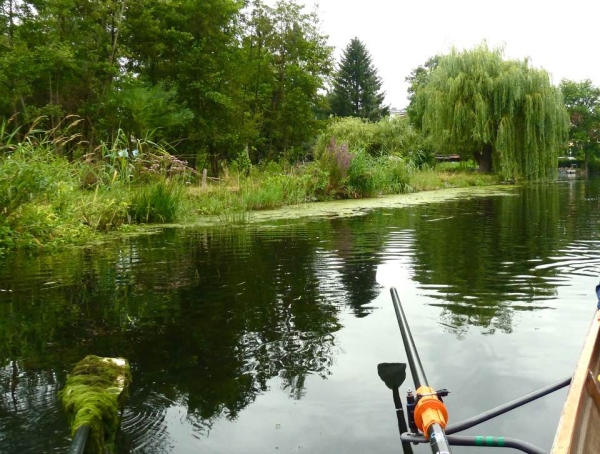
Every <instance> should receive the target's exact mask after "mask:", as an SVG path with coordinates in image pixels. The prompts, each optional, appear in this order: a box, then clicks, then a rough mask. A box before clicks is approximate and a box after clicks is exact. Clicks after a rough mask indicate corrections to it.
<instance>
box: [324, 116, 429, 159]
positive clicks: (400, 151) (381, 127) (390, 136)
mask: <svg viewBox="0 0 600 454" xmlns="http://www.w3.org/2000/svg"><path fill="white" fill-rule="evenodd" d="M332 141H335V142H337V143H339V144H340V145H346V146H347V147H348V149H349V150H350V151H351V152H354V151H355V150H357V149H363V150H365V151H366V152H367V153H368V154H370V155H371V156H384V155H396V156H406V155H408V154H410V153H413V152H414V151H416V150H421V149H422V148H423V139H422V137H421V135H420V134H419V133H417V132H416V131H415V130H414V128H413V127H412V126H411V124H410V122H409V120H408V118H406V117H395V118H384V119H382V120H380V121H378V122H376V123H371V122H369V121H366V120H361V119H359V118H352V117H347V118H337V119H334V120H332V121H331V123H330V124H329V125H328V127H327V128H326V129H325V131H323V133H322V134H321V135H320V136H319V137H318V139H317V143H316V145H315V152H314V154H315V156H316V157H318V158H319V157H321V156H322V154H323V153H325V152H326V150H327V148H328V147H329V146H330V144H331V142H332Z"/></svg>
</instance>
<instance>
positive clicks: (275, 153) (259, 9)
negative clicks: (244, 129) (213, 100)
mask: <svg viewBox="0 0 600 454" xmlns="http://www.w3.org/2000/svg"><path fill="white" fill-rule="evenodd" d="M243 49H244V59H243V61H242V62H243V63H242V64H243V65H245V73H246V75H247V79H246V80H245V83H244V84H245V85H244V86H245V90H244V92H245V99H246V105H247V106H248V108H247V109H246V111H247V112H249V113H250V118H249V119H248V120H249V121H250V122H251V123H252V124H253V125H254V127H255V128H256V132H257V136H255V139H254V141H253V144H252V145H253V147H254V148H255V149H256V152H257V154H256V156H255V158H256V159H262V158H267V159H276V158H279V157H282V156H286V157H288V158H292V159H293V158H297V157H299V156H298V155H299V154H302V153H305V152H308V146H307V144H308V143H309V141H310V140H312V139H313V138H314V137H315V135H316V132H317V130H318V128H319V127H320V121H319V120H318V118H317V112H318V111H319V110H320V109H322V105H323V103H324V96H323V95H322V90H323V88H324V87H325V79H326V77H327V76H328V75H329V74H330V71H331V66H332V61H331V54H332V49H331V47H330V46H328V45H327V37H326V36H325V35H323V34H322V33H321V32H320V27H319V19H318V16H317V14H316V12H312V13H306V12H304V11H303V7H302V6H300V5H298V4H296V3H292V2H286V1H279V2H277V4H276V5H275V6H274V7H269V6H266V5H264V4H263V3H262V2H260V1H255V2H253V4H252V9H251V12H250V14H249V18H248V26H247V28H246V30H245V36H244V40H243Z"/></svg>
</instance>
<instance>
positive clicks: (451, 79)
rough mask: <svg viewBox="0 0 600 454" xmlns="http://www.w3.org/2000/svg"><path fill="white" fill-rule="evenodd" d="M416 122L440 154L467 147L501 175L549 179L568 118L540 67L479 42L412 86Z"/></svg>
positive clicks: (481, 166) (465, 151) (484, 165)
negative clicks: (509, 57) (419, 121)
mask: <svg viewBox="0 0 600 454" xmlns="http://www.w3.org/2000/svg"><path fill="white" fill-rule="evenodd" d="M417 112H418V113H419V114H420V115H422V118H423V122H422V128H423V132H424V133H425V134H426V135H429V136H430V137H431V139H432V141H433V143H434V144H435V147H436V149H438V150H439V151H440V152H452V153H460V154H461V155H463V156H466V155H469V154H471V153H473V156H474V158H475V159H476V160H477V162H478V163H479V169H480V171H484V172H492V171H494V172H496V173H499V174H500V175H501V176H502V177H503V178H505V179H522V178H525V179H528V180H543V179H551V178H553V177H554V175H555V173H556V168H557V158H558V153H559V150H560V149H561V148H562V147H563V146H564V145H565V141H566V137H567V132H568V127H569V120H568V116H567V112H566V110H565V106H564V103H563V98H562V95H561V92H560V90H559V89H558V88H557V87H554V86H553V85H552V84H551V83H550V78H549V76H548V73H547V72H546V71H544V70H541V69H535V68H532V67H530V66H529V62H528V60H527V59H525V60H522V61H521V60H505V59H504V55H503V50H502V49H494V50H490V49H489V48H488V47H487V45H486V44H482V45H480V46H479V47H476V48H475V49H472V50H467V51H463V52H458V51H457V50H456V49H453V50H452V51H451V52H450V54H448V55H445V56H443V57H441V58H440V60H439V63H438V65H437V67H436V68H435V69H434V70H433V71H432V72H431V75H430V77H429V81H428V82H427V83H426V84H425V85H424V86H422V87H421V88H420V89H419V91H418V92H417Z"/></svg>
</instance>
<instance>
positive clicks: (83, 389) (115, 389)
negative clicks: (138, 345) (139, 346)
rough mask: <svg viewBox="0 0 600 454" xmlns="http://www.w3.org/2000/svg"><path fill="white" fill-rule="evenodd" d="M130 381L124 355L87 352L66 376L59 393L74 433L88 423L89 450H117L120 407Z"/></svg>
mask: <svg viewBox="0 0 600 454" xmlns="http://www.w3.org/2000/svg"><path fill="white" fill-rule="evenodd" d="M129 383H131V371H130V369H129V363H128V362H127V361H126V360H125V359H123V358H101V357H99V356H94V355H88V356H86V357H85V358H84V359H83V360H81V361H80V362H79V363H77V365H76V366H75V368H74V369H73V371H72V372H71V374H70V375H69V378H68V379H67V383H66V385H65V388H64V389H63V390H62V391H61V392H60V394H59V397H60V399H61V400H62V403H63V406H64V408H65V410H66V411H67V413H68V415H69V418H70V421H71V433H72V434H73V435H74V434H75V432H76V431H77V429H78V428H80V427H82V426H89V428H90V433H89V436H88V440H87V443H86V449H85V452H86V453H106V452H114V442H115V436H116V434H117V430H118V428H119V423H120V415H119V410H120V409H121V408H122V406H123V405H124V403H125V397H126V394H127V387H128V386H129Z"/></svg>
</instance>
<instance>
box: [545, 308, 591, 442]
mask: <svg viewBox="0 0 600 454" xmlns="http://www.w3.org/2000/svg"><path fill="white" fill-rule="evenodd" d="M599 353H600V310H597V311H596V313H595V314H594V318H593V320H592V324H591V326H590V329H589V331H588V333H587V336H586V339H585V342H584V344H583V349H582V351H581V355H580V357H579V362H578V363H577V367H576V369H575V372H574V374H573V378H572V380H571V386H570V388H569V393H568V395H567V399H566V401H565V405H564V407H563V411H562V414H561V417H560V420H559V422H558V429H557V431H556V436H555V438H554V443H553V445H552V451H551V454H574V453H575V451H574V450H573V449H577V447H576V445H578V444H580V443H578V440H577V439H576V435H579V434H581V433H582V432H583V431H584V430H585V429H586V428H585V427H583V428H582V425H581V423H582V422H584V421H582V419H585V414H584V407H585V403H586V402H587V401H588V400H589V399H593V400H595V401H596V405H598V404H599V403H600V402H599V400H600V393H599V395H598V396H594V395H593V394H595V392H598V389H597V387H596V385H597V378H596V377H597V376H598V372H599V371H598V356H599ZM590 373H591V378H590ZM590 380H592V384H591V385H590ZM590 388H592V392H591V394H592V395H590ZM596 397H597V398H596Z"/></svg>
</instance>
